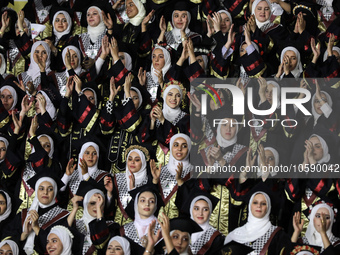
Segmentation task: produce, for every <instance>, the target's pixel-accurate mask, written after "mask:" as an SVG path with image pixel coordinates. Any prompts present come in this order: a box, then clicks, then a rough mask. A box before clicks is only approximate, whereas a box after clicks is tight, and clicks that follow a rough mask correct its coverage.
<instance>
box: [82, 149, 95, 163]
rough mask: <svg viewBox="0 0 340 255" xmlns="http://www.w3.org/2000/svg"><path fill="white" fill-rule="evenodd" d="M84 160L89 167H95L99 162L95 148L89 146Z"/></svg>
mask: <svg viewBox="0 0 340 255" xmlns="http://www.w3.org/2000/svg"><path fill="white" fill-rule="evenodd" d="M83 159H84V160H85V162H86V164H87V166H88V167H93V166H94V165H95V164H96V163H97V160H98V153H97V151H96V149H95V148H94V147H93V146H89V147H88V148H87V149H86V150H85V152H84V154H83Z"/></svg>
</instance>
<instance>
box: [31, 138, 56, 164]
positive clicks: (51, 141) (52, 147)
mask: <svg viewBox="0 0 340 255" xmlns="http://www.w3.org/2000/svg"><path fill="white" fill-rule="evenodd" d="M43 136H44V137H47V139H48V141H49V142H50V144H51V150H50V152H49V153H48V157H49V158H50V159H53V153H54V141H53V139H52V138H51V137H50V136H49V135H46V134H43V135H39V136H38V140H39V139H40V137H43ZM32 153H33V150H32Z"/></svg>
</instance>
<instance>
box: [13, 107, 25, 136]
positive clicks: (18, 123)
mask: <svg viewBox="0 0 340 255" xmlns="http://www.w3.org/2000/svg"><path fill="white" fill-rule="evenodd" d="M19 119H20V120H18V118H17V116H16V115H15V113H14V112H13V113H12V120H13V124H14V131H13V132H14V134H16V135H18V134H19V131H20V128H21V126H22V119H23V118H22V117H21V116H20V118H19Z"/></svg>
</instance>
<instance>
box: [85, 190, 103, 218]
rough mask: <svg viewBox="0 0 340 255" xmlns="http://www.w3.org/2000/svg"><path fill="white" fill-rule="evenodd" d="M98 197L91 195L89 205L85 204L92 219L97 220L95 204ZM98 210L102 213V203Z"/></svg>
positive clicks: (97, 195)
mask: <svg viewBox="0 0 340 255" xmlns="http://www.w3.org/2000/svg"><path fill="white" fill-rule="evenodd" d="M99 196H101V195H100V194H93V195H92V197H91V198H90V201H89V203H88V204H87V211H88V212H89V214H90V215H91V216H92V217H94V218H97V203H98V198H99ZM102 200H103V201H104V198H103V197H102ZM100 210H101V212H104V203H102V204H101V206H100Z"/></svg>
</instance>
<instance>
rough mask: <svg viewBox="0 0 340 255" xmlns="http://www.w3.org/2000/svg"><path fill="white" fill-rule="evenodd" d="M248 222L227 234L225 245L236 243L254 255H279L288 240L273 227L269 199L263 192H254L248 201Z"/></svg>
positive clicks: (279, 229)
mask: <svg viewBox="0 0 340 255" xmlns="http://www.w3.org/2000/svg"><path fill="white" fill-rule="evenodd" d="M248 208H249V214H248V221H247V223H246V224H245V225H243V226H242V227H239V228H236V229H235V230H233V231H232V232H230V233H229V234H228V236H227V237H226V239H225V242H224V243H225V244H228V243H230V242H231V241H236V242H238V243H241V244H245V245H246V246H249V247H251V248H253V249H254V250H255V251H254V252H255V254H260V253H264V254H265V253H267V252H268V254H281V252H282V250H283V249H285V247H286V246H287V245H288V243H289V239H288V237H287V236H286V234H285V233H284V231H283V230H281V228H279V227H276V226H273V225H272V224H271V222H270V219H269V216H270V211H271V200H270V197H269V196H268V195H267V194H266V193H264V192H259V191H258V192H255V193H254V194H253V195H252V196H251V198H250V200H249V205H248Z"/></svg>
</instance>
